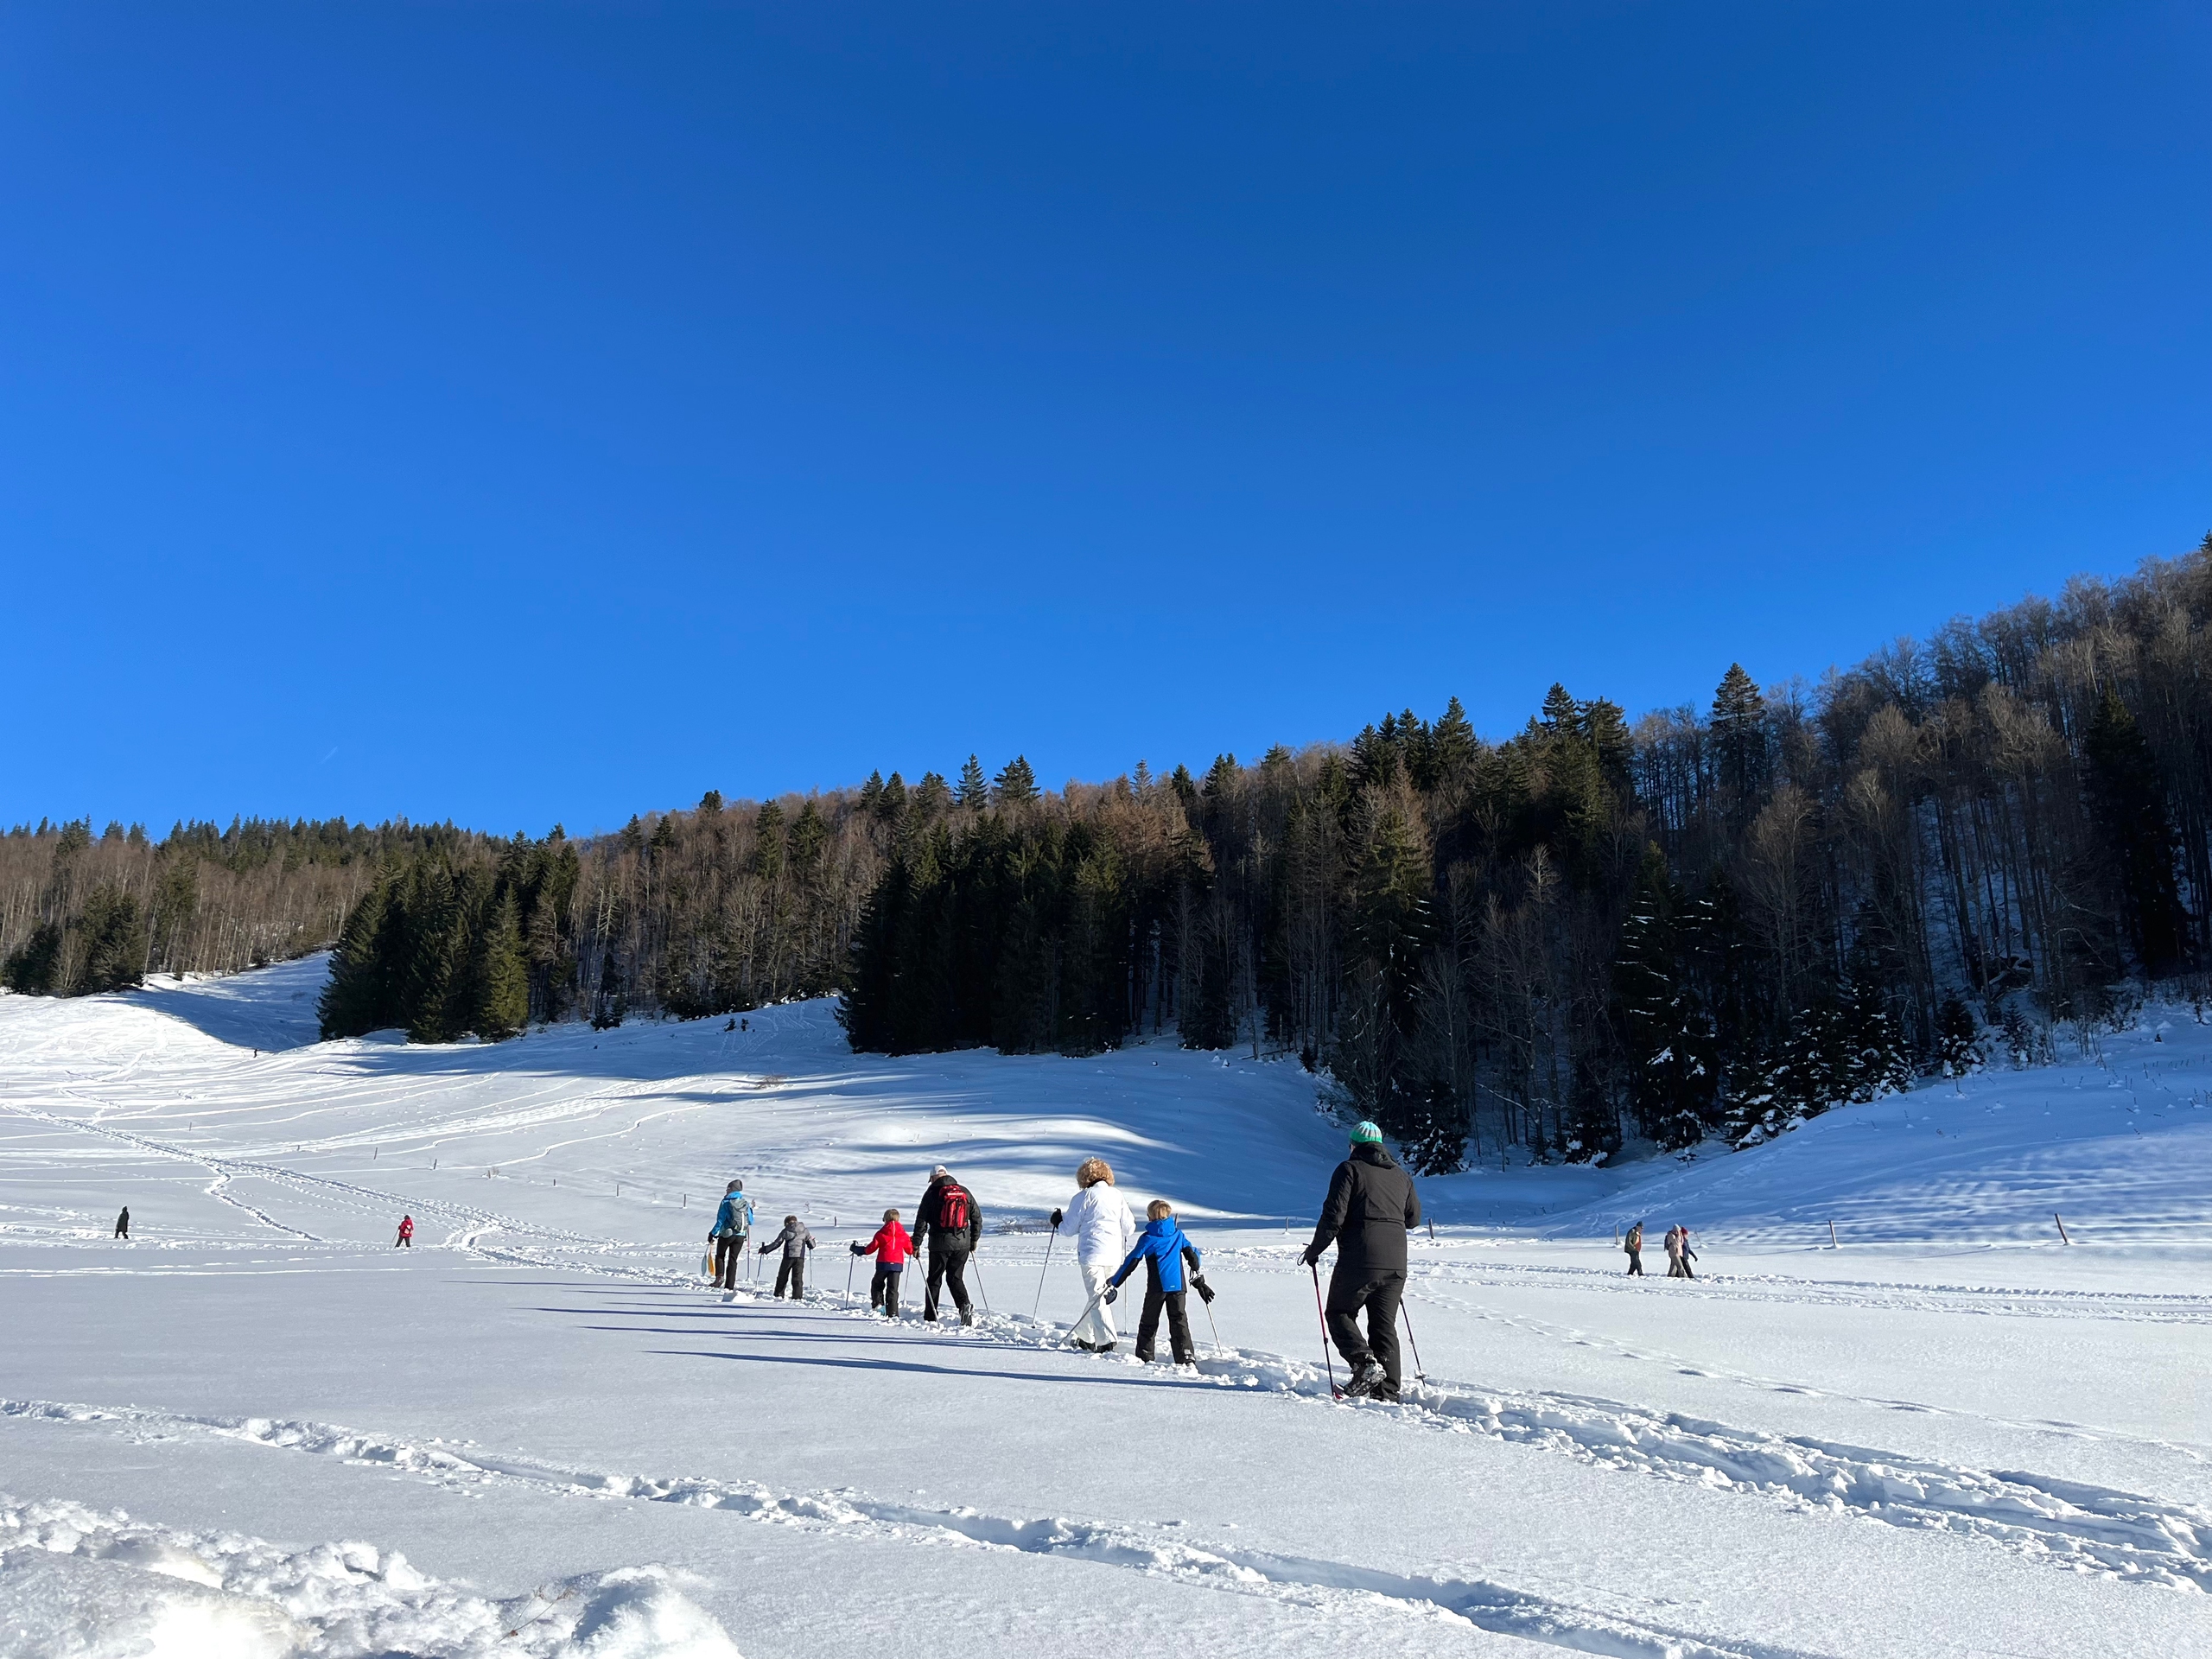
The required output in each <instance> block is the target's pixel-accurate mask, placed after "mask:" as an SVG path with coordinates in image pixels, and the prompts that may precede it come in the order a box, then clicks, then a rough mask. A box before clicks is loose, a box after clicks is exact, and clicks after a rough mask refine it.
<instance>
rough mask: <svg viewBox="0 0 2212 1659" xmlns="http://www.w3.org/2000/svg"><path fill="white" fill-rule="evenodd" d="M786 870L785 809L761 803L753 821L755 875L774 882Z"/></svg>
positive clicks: (771, 803) (764, 802) (773, 803)
mask: <svg viewBox="0 0 2212 1659" xmlns="http://www.w3.org/2000/svg"><path fill="white" fill-rule="evenodd" d="M783 869H784V809H783V808H782V807H780V806H779V805H777V804H775V802H773V801H763V802H761V803H760V811H759V813H757V814H756V815H755V816H754V817H753V874H755V875H757V876H759V877H760V879H761V880H763V881H773V880H775V879H776V878H777V877H778V876H779V875H780V874H783Z"/></svg>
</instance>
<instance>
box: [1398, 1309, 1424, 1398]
mask: <svg viewBox="0 0 2212 1659" xmlns="http://www.w3.org/2000/svg"><path fill="white" fill-rule="evenodd" d="M1398 1316H1399V1317H1400V1318H1401V1319H1404V1320H1405V1322H1406V1345H1407V1346H1408V1347H1409V1348H1411V1349H1412V1350H1413V1351H1414V1382H1416V1383H1426V1382H1427V1381H1428V1373H1427V1371H1424V1370H1421V1344H1419V1343H1417V1342H1415V1341H1414V1316H1413V1315H1412V1314H1410V1313H1407V1312H1406V1305H1405V1303H1404V1302H1403V1301H1401V1302H1400V1303H1399V1304H1398Z"/></svg>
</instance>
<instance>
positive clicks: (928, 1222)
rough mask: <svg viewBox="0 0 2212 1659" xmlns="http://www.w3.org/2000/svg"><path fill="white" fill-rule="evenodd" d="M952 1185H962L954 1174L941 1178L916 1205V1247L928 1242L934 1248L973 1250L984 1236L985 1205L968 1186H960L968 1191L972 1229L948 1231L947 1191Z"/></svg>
mask: <svg viewBox="0 0 2212 1659" xmlns="http://www.w3.org/2000/svg"><path fill="white" fill-rule="evenodd" d="M948 1186H960V1183H959V1182H957V1181H956V1180H954V1179H952V1177H951V1176H950V1175H944V1176H940V1177H938V1179H936V1180H934V1181H931V1183H930V1185H929V1190H928V1191H927V1192H924V1193H923V1194H922V1201H921V1203H919V1204H918V1205H915V1206H914V1248H915V1249H920V1248H921V1247H922V1246H923V1245H924V1244H925V1243H926V1244H927V1245H928V1246H929V1247H930V1249H932V1250H972V1249H975V1248H976V1241H977V1240H979V1239H981V1238H982V1236H983V1206H982V1205H980V1204H978V1203H976V1195H975V1194H974V1193H973V1192H968V1189H967V1188H966V1187H964V1186H960V1190H961V1191H962V1192H968V1230H967V1231H966V1232H964V1233H948V1232H947V1231H945V1230H944V1221H943V1219H942V1217H944V1190H945V1188H947V1187H948Z"/></svg>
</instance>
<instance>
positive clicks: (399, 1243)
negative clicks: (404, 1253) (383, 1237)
mask: <svg viewBox="0 0 2212 1659" xmlns="http://www.w3.org/2000/svg"><path fill="white" fill-rule="evenodd" d="M391 1248H392V1249H395V1250H411V1249H414V1248H415V1235H414V1234H412V1233H402V1234H401V1235H400V1236H398V1237H397V1238H395V1239H393V1240H392V1241H391Z"/></svg>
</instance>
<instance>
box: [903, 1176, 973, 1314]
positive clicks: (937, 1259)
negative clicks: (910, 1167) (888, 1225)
mask: <svg viewBox="0 0 2212 1659" xmlns="http://www.w3.org/2000/svg"><path fill="white" fill-rule="evenodd" d="M982 1236H983V1208H982V1205H979V1204H977V1203H976V1195H975V1194H974V1193H972V1192H969V1190H968V1189H967V1188H966V1187H964V1186H963V1185H960V1183H959V1182H957V1181H956V1180H954V1179H952V1172H951V1171H950V1170H949V1169H947V1168H946V1167H945V1166H944V1165H943V1164H939V1165H938V1166H937V1167H936V1168H935V1169H933V1170H931V1171H930V1184H929V1188H928V1190H927V1191H926V1192H924V1193H923V1194H922V1201H921V1203H920V1204H919V1205H917V1206H916V1207H915V1210H914V1243H915V1246H916V1248H919V1247H920V1246H921V1245H923V1244H924V1243H926V1244H928V1246H929V1249H930V1276H929V1284H928V1287H927V1288H926V1289H925V1291H924V1292H923V1294H922V1317H923V1318H924V1319H929V1320H931V1321H934V1320H935V1319H936V1318H937V1303H938V1290H939V1288H940V1287H942V1286H944V1285H947V1284H950V1286H951V1287H952V1300H953V1304H954V1306H957V1307H958V1308H959V1310H960V1323H961V1324H963V1325H973V1324H975V1323H976V1315H975V1313H974V1312H973V1311H972V1309H971V1308H970V1307H969V1302H968V1277H967V1274H968V1257H969V1254H970V1252H972V1251H973V1250H974V1249H975V1248H976V1243H978V1242H979V1241H980V1240H981V1239H982Z"/></svg>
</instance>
